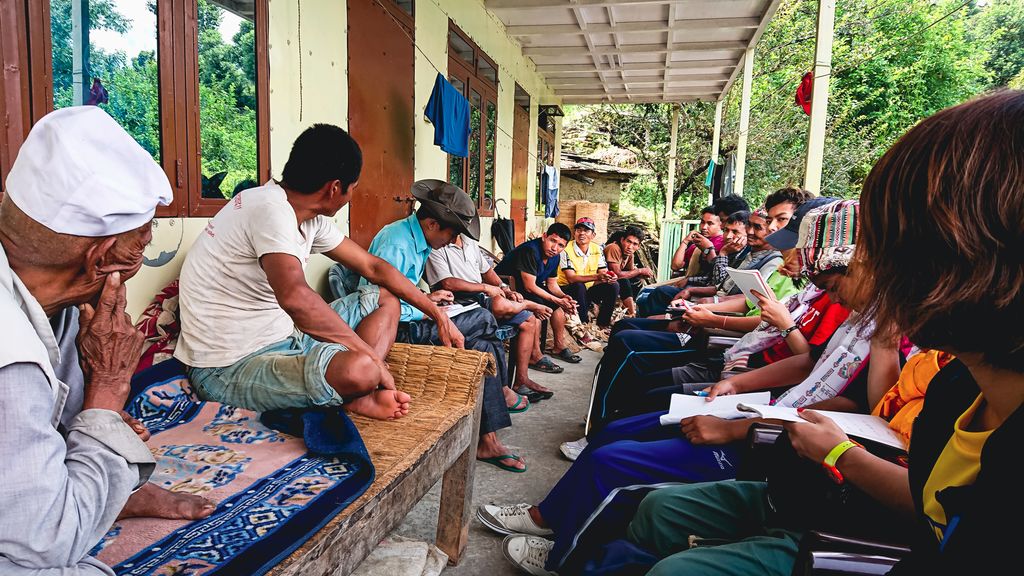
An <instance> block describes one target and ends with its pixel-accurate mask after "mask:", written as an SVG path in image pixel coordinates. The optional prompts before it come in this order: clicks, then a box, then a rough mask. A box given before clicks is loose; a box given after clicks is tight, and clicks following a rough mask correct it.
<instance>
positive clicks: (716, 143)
mask: <svg viewBox="0 0 1024 576" xmlns="http://www.w3.org/2000/svg"><path fill="white" fill-rule="evenodd" d="M721 143H722V101H721V100H719V101H718V102H716V103H715V132H714V135H713V136H712V137H711V161H712V162H714V163H715V170H716V171H717V170H719V166H718V155H719V153H720V152H721V150H720V147H721ZM714 202H715V194H714V192H712V191H711V190H708V206H710V205H712V204H714Z"/></svg>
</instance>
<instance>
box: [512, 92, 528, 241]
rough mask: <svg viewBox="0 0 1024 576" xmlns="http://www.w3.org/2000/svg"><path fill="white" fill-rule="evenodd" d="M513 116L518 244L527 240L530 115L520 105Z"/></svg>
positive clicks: (513, 207) (515, 216)
mask: <svg viewBox="0 0 1024 576" xmlns="http://www.w3.org/2000/svg"><path fill="white" fill-rule="evenodd" d="M512 109H513V110H514V112H513V114H512V207H511V208H512V216H511V218H512V220H513V221H514V222H515V228H516V244H517V245H518V244H520V243H522V242H524V241H525V240H526V194H527V181H528V180H527V177H528V176H529V173H530V113H529V112H527V111H526V110H523V107H522V106H519V105H518V104H517V105H515V106H513V107H512Z"/></svg>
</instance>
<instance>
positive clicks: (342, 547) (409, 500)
mask: <svg viewBox="0 0 1024 576" xmlns="http://www.w3.org/2000/svg"><path fill="white" fill-rule="evenodd" d="M481 389H482V388H481ZM479 405H480V403H479V401H478V402H477V406H478V408H477V410H479ZM478 431H479V424H478V423H477V421H476V417H475V416H470V415H466V416H465V417H463V418H461V419H459V421H458V422H456V423H455V424H454V425H453V426H452V427H451V428H449V429H448V430H447V431H446V432H444V433H443V434H442V435H441V437H440V438H439V439H438V440H437V442H436V443H435V444H434V446H433V447H431V448H430V449H429V450H427V452H425V453H424V454H423V455H422V456H421V457H420V458H419V459H418V460H417V461H416V463H415V464H413V465H412V466H410V467H409V468H408V469H407V470H405V471H404V472H403V473H402V474H400V475H399V476H398V477H397V478H396V479H395V480H394V481H393V482H391V483H390V484H388V485H387V486H386V487H384V488H383V489H382V490H381V491H380V492H379V493H378V494H375V495H374V496H372V497H371V498H370V499H368V500H366V501H363V500H362V499H360V500H357V501H356V502H355V503H354V504H353V508H350V510H351V512H348V511H346V512H348V516H347V517H346V518H344V519H343V520H342V521H341V522H338V523H337V524H335V525H333V526H331V525H328V526H327V527H326V528H324V529H322V530H321V531H320V532H319V533H317V534H316V535H315V536H313V539H314V540H315V541H316V544H315V545H314V546H313V547H311V548H309V549H308V550H307V551H306V552H305V553H304V554H301V553H296V554H293V555H292V556H291V557H289V558H287V559H286V560H284V561H282V562H281V563H280V564H278V565H277V566H276V567H275V568H274V569H273V570H271V571H270V572H269V574H271V575H272V576H328V575H330V576H337V575H344V574H349V573H351V572H352V571H353V570H354V569H355V568H356V567H357V566H358V565H359V563H360V562H362V561H363V559H364V558H366V556H368V555H369V554H370V552H372V551H373V550H374V549H375V548H376V547H377V544H378V543H379V542H380V540H381V539H383V538H384V537H385V536H387V535H388V534H389V533H391V531H392V530H394V529H395V528H396V527H397V526H398V525H399V524H401V522H402V520H403V519H404V518H405V516H406V515H407V514H408V513H409V510H411V509H412V507H413V506H415V505H416V503H418V502H419V501H420V499H421V498H423V495H424V494H426V493H427V491H429V490H430V488H431V487H432V486H433V485H434V484H436V483H437V481H438V479H440V478H441V476H442V474H443V473H444V472H445V471H446V470H447V469H448V468H450V467H451V466H452V464H453V463H454V462H455V461H456V460H457V459H458V458H460V457H461V456H462V455H463V454H464V453H465V452H466V450H467V448H474V449H475V446H476V438H477V435H478ZM470 473H471V472H470ZM360 502H362V504H361V505H360ZM356 505H358V508H355V506H356Z"/></svg>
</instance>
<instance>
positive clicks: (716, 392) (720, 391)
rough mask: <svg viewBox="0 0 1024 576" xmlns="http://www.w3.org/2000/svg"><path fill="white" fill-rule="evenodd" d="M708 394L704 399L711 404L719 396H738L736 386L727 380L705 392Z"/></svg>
mask: <svg viewBox="0 0 1024 576" xmlns="http://www.w3.org/2000/svg"><path fill="white" fill-rule="evenodd" d="M706 392H707V393H708V395H707V397H706V398H705V399H706V400H707V401H708V402H711V401H712V400H714V399H715V398H717V397H719V396H731V395H733V394H739V390H737V389H736V385H735V384H733V383H732V382H730V381H729V380H728V379H725V380H722V381H721V382H718V383H717V384H715V385H714V386H712V387H710V388H708V389H707V390H706Z"/></svg>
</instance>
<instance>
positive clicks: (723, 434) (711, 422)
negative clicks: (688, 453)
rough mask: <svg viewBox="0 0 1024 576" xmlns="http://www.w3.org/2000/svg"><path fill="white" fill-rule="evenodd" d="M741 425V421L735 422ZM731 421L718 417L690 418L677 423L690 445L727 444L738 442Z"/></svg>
mask: <svg viewBox="0 0 1024 576" xmlns="http://www.w3.org/2000/svg"><path fill="white" fill-rule="evenodd" d="M737 422H739V423H741V424H742V423H743V422H742V421H737ZM734 428H735V425H734V424H733V421H732V420H725V419H723V418H719V417H718V416H691V417H689V418H684V419H683V420H682V422H680V423H679V429H680V430H681V431H682V433H683V436H684V437H685V438H686V439H687V440H689V441H690V443H691V444H727V443H729V442H733V441H735V440H738V438H734V436H735V434H734V433H733V429H734Z"/></svg>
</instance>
